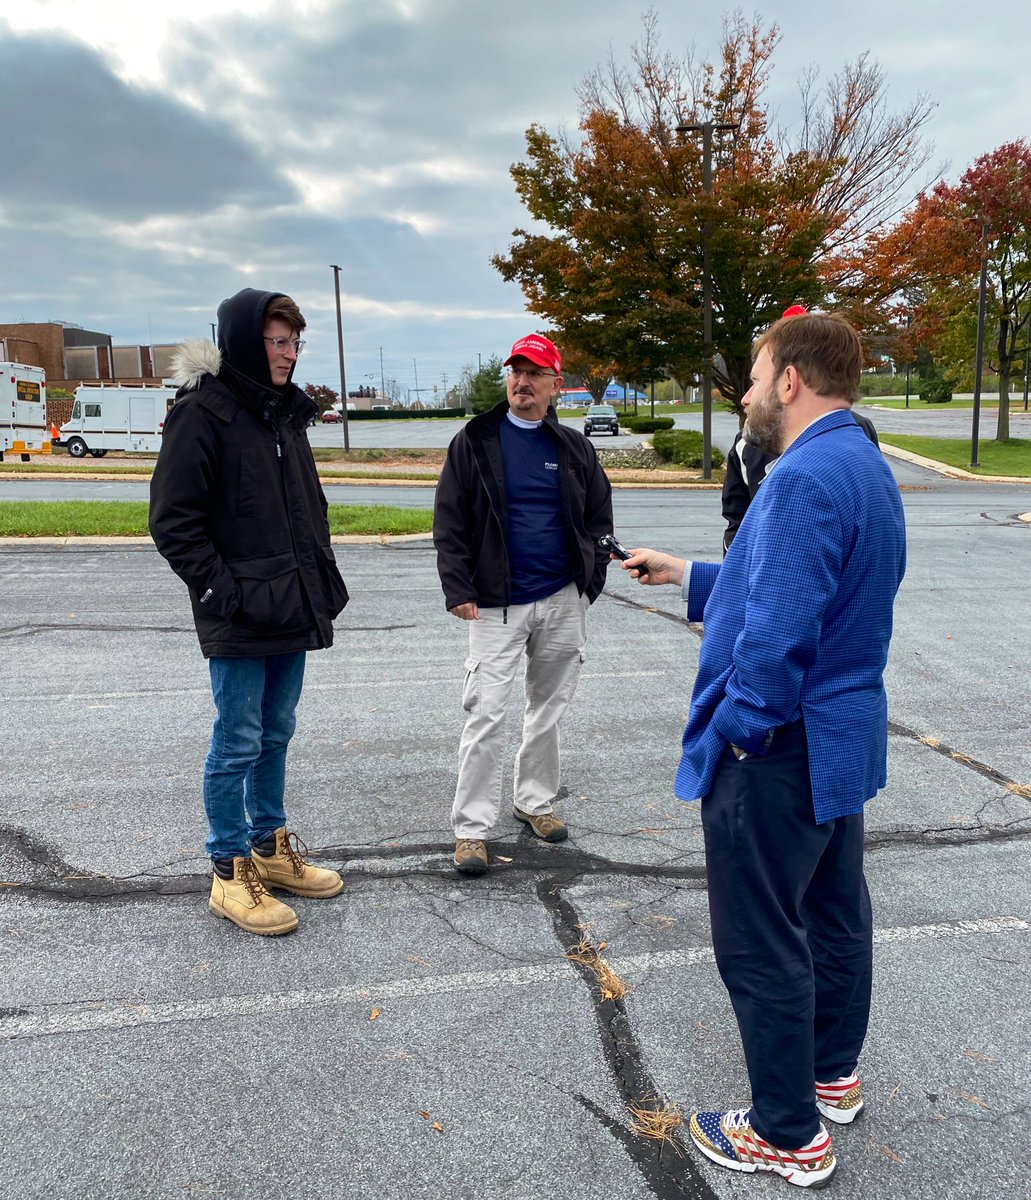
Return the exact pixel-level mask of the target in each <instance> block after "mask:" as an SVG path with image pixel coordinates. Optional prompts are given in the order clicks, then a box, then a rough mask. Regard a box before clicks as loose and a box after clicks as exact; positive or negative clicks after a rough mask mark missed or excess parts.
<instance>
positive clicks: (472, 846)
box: [455, 838, 487, 875]
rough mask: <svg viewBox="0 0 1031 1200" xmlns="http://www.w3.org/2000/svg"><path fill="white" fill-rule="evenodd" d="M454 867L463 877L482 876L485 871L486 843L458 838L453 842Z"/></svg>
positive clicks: (473, 839)
mask: <svg viewBox="0 0 1031 1200" xmlns="http://www.w3.org/2000/svg"><path fill="white" fill-rule="evenodd" d="M455 866H456V867H457V868H458V870H459V871H461V872H462V874H463V875H482V874H483V872H484V871H486V869H487V843H486V842H480V841H477V840H476V839H475V838H459V839H458V840H457V841H456V842H455Z"/></svg>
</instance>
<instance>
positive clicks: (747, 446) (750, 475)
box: [723, 412, 881, 554]
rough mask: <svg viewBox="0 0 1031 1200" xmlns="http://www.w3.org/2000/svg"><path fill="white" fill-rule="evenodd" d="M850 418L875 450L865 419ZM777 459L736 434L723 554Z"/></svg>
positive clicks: (725, 481)
mask: <svg viewBox="0 0 1031 1200" xmlns="http://www.w3.org/2000/svg"><path fill="white" fill-rule="evenodd" d="M852 418H853V420H854V421H855V423H856V424H857V425H858V426H859V428H860V429H861V430H862V431H863V432H864V433H865V434H866V436H867V437H868V438H869V439H870V441H871V442H873V444H874V445H875V446H879V445H880V444H881V443H880V441H879V440H878V437H877V430H876V429H875V428H874V424H873V421H871V420H870V418H869V417H864V416H863V415H862V414H861V413H857V412H853V413H852ZM779 457H780V455H779V454H771V453H770V452H769V451H768V450H760V449H759V447H758V446H753V445H752V443H751V442H746V441H745V440H744V437H743V436H742V435H741V434H740V433H738V434H736V435H735V437H734V444H733V445H732V446H731V448H730V453H729V454H728V455H727V468H726V474H725V475H724V477H723V519H724V520H725V521H726V522H727V528H726V529H725V530H724V533H723V553H724V554H726V553H727V551H728V550H729V549H730V543H731V542H732V541H733V540H734V538H735V537H737V531H738V529H739V528H740V527H741V522H742V521H743V520H744V519H745V513H746V512H748V506H749V505H750V504H751V503H752V501H753V500H754V499H755V493H756V492H757V491H758V490H759V485H760V484H761V483H762V481H763V480H764V479H765V478H766V473H767V472H768V471H769V469H770V468H771V467H772V466H773V464H774V463H775V462H776V461H777V459H778V458H779Z"/></svg>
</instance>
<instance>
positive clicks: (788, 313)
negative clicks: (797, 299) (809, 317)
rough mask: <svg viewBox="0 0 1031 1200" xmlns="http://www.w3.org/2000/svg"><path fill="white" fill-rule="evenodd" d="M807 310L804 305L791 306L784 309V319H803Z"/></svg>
mask: <svg viewBox="0 0 1031 1200" xmlns="http://www.w3.org/2000/svg"><path fill="white" fill-rule="evenodd" d="M808 312H809V309H808V308H806V306H805V305H804V304H792V306H791V307H790V308H786V309H784V314H783V315H784V316H785V317H804V316H805V315H806V313H808Z"/></svg>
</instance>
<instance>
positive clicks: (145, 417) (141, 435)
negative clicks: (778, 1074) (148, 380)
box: [55, 383, 176, 458]
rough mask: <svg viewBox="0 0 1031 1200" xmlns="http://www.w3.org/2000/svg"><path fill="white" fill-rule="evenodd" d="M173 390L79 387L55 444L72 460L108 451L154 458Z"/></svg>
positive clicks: (107, 385)
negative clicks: (69, 415)
mask: <svg viewBox="0 0 1031 1200" xmlns="http://www.w3.org/2000/svg"><path fill="white" fill-rule="evenodd" d="M175 393H176V389H175V388H174V387H171V386H169V385H167V384H160V385H153V386H144V387H135V386H133V387H130V386H123V385H122V384H120V383H100V384H80V385H79V387H77V388H76V389H75V403H74V404H73V405H72V415H71V417H70V419H69V420H67V421H65V423H64V424H63V425H62V426H61V436H60V438H59V440H58V441H57V442H56V443H55V444H56V445H58V446H66V447H67V448H68V453H69V454H70V455H71V456H72V458H84V457H85V456H86V455H87V454H92V455H93V457H94V458H103V457H104V455H105V454H106V453H107V452H108V450H128V451H135V452H136V453H137V454H140V453H142V454H156V453H157V452H158V451H159V450H160V449H161V431H162V430H163V429H164V426H165V417H166V416H167V415H168V410H169V409H170V408H171V407H172V405H173V404H174V403H175Z"/></svg>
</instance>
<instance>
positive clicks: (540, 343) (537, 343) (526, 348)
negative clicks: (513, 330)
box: [505, 333, 562, 375]
mask: <svg viewBox="0 0 1031 1200" xmlns="http://www.w3.org/2000/svg"><path fill="white" fill-rule="evenodd" d="M513 358H528V359H529V360H530V362H535V363H536V364H537V366H539V367H548V368H549V369H550V370H552V371H554V372H555V374H556V375H560V374H561V373H562V355H561V354H559V352H558V346H556V345H555V343H554V342H549V341H548V339H547V338H546V337H541V335H540V334H539V333H531V334H530V336H529V337H524V338H520V339H519V341H518V342H516V344H515V345H514V346H513V347H512V353H511V354H510V355H509V356H508V358H506V359H505V366H506V367H507V366H508V365H509V364H510V363H511V362H512V359H513Z"/></svg>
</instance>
